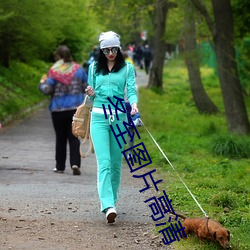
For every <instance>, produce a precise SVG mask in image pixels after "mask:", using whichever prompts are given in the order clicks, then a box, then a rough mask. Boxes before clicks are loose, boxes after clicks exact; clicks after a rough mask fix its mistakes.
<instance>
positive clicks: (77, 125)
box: [72, 95, 94, 158]
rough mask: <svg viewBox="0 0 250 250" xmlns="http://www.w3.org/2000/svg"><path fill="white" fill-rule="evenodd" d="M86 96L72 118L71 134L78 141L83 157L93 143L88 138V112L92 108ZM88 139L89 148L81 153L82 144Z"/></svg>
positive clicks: (90, 149) (91, 147)
mask: <svg viewBox="0 0 250 250" xmlns="http://www.w3.org/2000/svg"><path fill="white" fill-rule="evenodd" d="M87 98H88V96H87V95H86V96H85V98H84V101H83V103H82V104H81V105H80V106H79V107H78V108H77V109H76V112H75V114H74V116H73V118H72V120H73V121H72V134H73V135H74V136H75V137H77V138H78V139H79V140H80V141H81V144H80V148H79V150H80V155H81V157H82V158H85V157H86V156H87V155H88V154H89V152H90V151H92V153H93V152H94V151H93V144H92V140H91V138H90V113H91V110H92V103H86V101H87ZM87 140H89V149H88V150H87V152H86V153H83V145H84V143H85V142H86V141H87Z"/></svg>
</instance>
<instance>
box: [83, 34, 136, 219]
mask: <svg viewBox="0 0 250 250" xmlns="http://www.w3.org/2000/svg"><path fill="white" fill-rule="evenodd" d="M99 42H100V53H99V56H98V58H97V60H96V61H95V62H93V63H92V64H91V65H90V67H89V74H88V84H89V86H88V87H87V88H86V93H87V94H88V95H89V96H90V98H91V99H92V100H93V109H92V114H91V125H90V133H91V138H92V140H93V145H94V150H95V154H96V160H97V167H98V173H97V189H98V194H99V198H100V202H101V211H102V212H103V213H105V214H106V218H107V221H108V223H113V222H114V221H115V218H116V216H117V211H116V207H115V204H116V202H117V199H118V189H119V186H120V178H121V166H122V153H121V151H122V150H123V147H124V143H123V142H122V140H121V142H120V143H121V145H122V148H120V147H119V145H118V143H117V141H116V138H115V135H114V134H113V132H112V130H111V128H110V125H112V127H113V129H114V131H115V133H118V129H117V127H116V124H118V125H119V127H120V128H122V126H123V121H127V115H126V113H119V114H118V116H119V118H118V117H117V116H116V115H112V116H111V115H108V117H107V118H108V119H106V118H105V115H104V108H103V107H105V109H106V112H105V113H107V114H109V109H108V106H109V105H110V102H109V100H108V98H110V100H111V101H112V102H113V103H116V102H117V101H116V99H115V98H114V96H115V97H119V98H122V99H124V91H125V89H126V93H127V98H128V100H129V102H130V104H131V114H132V115H134V114H136V113H137V112H138V108H137V94H136V88H135V86H136V85H135V70H134V67H133V65H132V64H130V63H126V62H125V60H124V58H123V55H122V53H121V47H120V36H119V35H118V34H116V33H115V32H113V31H108V32H104V33H102V34H101V35H100V36H99ZM123 105H124V107H125V104H124V103H123ZM118 107H119V108H121V109H122V106H121V104H119V105H118ZM112 114H115V110H112Z"/></svg>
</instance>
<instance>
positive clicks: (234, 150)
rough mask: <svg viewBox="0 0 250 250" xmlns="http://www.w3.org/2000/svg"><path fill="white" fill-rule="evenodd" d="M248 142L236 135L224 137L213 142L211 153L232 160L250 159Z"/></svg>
mask: <svg viewBox="0 0 250 250" xmlns="http://www.w3.org/2000/svg"><path fill="white" fill-rule="evenodd" d="M247 140H248V138H241V137H239V136H236V135H227V136H223V135H222V136H219V137H216V138H214V139H213V140H212V143H211V151H212V153H213V154H215V155H219V156H223V157H228V158H232V159H239V158H249V157H250V146H249V141H248V142H247Z"/></svg>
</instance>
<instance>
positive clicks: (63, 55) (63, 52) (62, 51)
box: [54, 45, 73, 62]
mask: <svg viewBox="0 0 250 250" xmlns="http://www.w3.org/2000/svg"><path fill="white" fill-rule="evenodd" d="M54 57H55V60H56V58H58V57H59V58H60V59H63V61H64V62H72V61H73V58H72V56H71V53H70V50H69V48H68V47H67V46H65V45H61V46H59V47H58V48H57V49H56V51H55V53H54Z"/></svg>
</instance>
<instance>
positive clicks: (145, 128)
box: [139, 118, 209, 218]
mask: <svg viewBox="0 0 250 250" xmlns="http://www.w3.org/2000/svg"><path fill="white" fill-rule="evenodd" d="M139 119H140V121H141V123H142V124H143V126H144V127H145V129H146V131H147V132H148V134H149V135H150V137H151V139H152V140H153V142H154V143H155V145H156V146H157V147H158V148H159V150H160V152H161V153H162V155H163V156H164V157H165V159H166V160H167V162H168V163H169V165H170V166H171V167H172V169H173V170H174V171H175V173H176V174H177V176H178V177H179V179H180V180H181V182H182V184H183V185H184V186H185V188H186V189H187V191H188V192H189V194H190V195H191V197H192V198H193V200H194V201H195V202H196V204H197V205H198V207H199V208H200V210H201V211H202V213H203V214H204V215H205V217H207V218H209V216H208V215H207V213H206V212H205V211H204V209H203V208H202V207H201V205H200V204H199V202H198V201H197V200H196V198H195V197H194V195H193V194H192V192H191V191H190V189H189V188H188V186H187V185H186V183H185V182H184V181H183V180H182V178H181V177H180V175H179V174H178V172H177V170H176V168H175V167H174V166H173V164H172V163H171V162H170V160H169V159H168V157H167V156H166V155H165V153H164V152H163V150H162V149H161V147H160V146H159V144H158V143H157V142H156V140H155V139H154V137H153V136H152V134H151V133H150V132H149V130H148V129H147V127H146V126H145V124H144V123H143V122H142V120H141V118H139Z"/></svg>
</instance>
